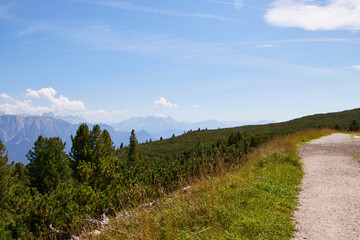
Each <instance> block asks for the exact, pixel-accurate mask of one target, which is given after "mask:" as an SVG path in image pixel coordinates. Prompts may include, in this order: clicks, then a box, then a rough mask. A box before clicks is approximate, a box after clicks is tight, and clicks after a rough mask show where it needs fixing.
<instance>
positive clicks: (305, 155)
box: [294, 133, 360, 240]
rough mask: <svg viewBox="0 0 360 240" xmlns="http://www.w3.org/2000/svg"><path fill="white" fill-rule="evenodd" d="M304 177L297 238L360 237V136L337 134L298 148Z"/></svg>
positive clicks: (297, 223)
mask: <svg viewBox="0 0 360 240" xmlns="http://www.w3.org/2000/svg"><path fill="white" fill-rule="evenodd" d="M299 154H300V156H301V157H302V162H303V164H304V165H303V169H304V172H305V176H304V179H303V182H302V185H301V188H302V191H301V192H300V195H299V209H298V210H297V211H296V212H294V216H295V222H296V228H297V230H298V232H296V233H295V237H294V239H315V240H321V239H336V240H342V239H355V240H360V162H359V161H358V160H356V159H355V157H354V154H360V138H359V137H354V136H351V135H348V134H342V133H335V134H332V135H330V136H326V137H322V138H320V139H316V140H313V141H311V142H309V143H307V144H305V145H304V146H303V147H301V148H300V149H299Z"/></svg>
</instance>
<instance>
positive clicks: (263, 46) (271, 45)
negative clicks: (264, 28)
mask: <svg viewBox="0 0 360 240" xmlns="http://www.w3.org/2000/svg"><path fill="white" fill-rule="evenodd" d="M273 47H275V45H274V44H263V45H259V46H256V48H273Z"/></svg>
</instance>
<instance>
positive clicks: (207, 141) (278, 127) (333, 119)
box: [139, 108, 360, 156]
mask: <svg viewBox="0 0 360 240" xmlns="http://www.w3.org/2000/svg"><path fill="white" fill-rule="evenodd" d="M352 120H357V121H360V108H357V109H353V110H347V111H342V112H334V113H325V114H315V115H311V116H305V117H301V118H297V119H293V120H290V121H287V122H281V123H272V124H265V125H248V126H241V127H235V128H225V129H217V130H201V131H190V132H187V133H185V134H183V135H181V136H178V137H175V138H170V139H165V140H161V141H156V142H149V143H145V144H140V145H139V152H140V154H141V155H146V156H157V155H161V154H179V153H181V152H183V151H186V150H188V149H189V148H192V147H193V146H194V145H196V144H197V142H198V141H199V138H201V140H202V141H203V143H204V145H205V146H209V145H212V144H214V143H215V142H216V141H217V140H218V139H219V138H222V137H228V136H229V135H230V134H231V133H234V132H238V131H242V132H245V133H255V132H275V133H281V132H284V131H288V130H290V131H291V130H294V131H298V130H304V129H310V128H335V126H338V128H339V129H342V130H346V129H348V127H349V126H350V123H351V121H352Z"/></svg>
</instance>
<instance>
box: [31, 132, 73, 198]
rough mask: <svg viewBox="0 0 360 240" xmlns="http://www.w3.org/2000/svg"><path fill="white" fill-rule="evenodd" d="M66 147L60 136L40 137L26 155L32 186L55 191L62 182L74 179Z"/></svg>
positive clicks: (42, 191)
mask: <svg viewBox="0 0 360 240" xmlns="http://www.w3.org/2000/svg"><path fill="white" fill-rule="evenodd" d="M64 149H65V143H63V141H62V140H61V139H60V138H58V137H56V138H44V137H42V136H39V137H38V139H37V140H36V142H35V143H34V147H33V149H32V150H30V151H29V152H28V154H27V155H26V157H27V158H28V159H29V161H30V163H29V166H28V168H29V175H30V186H31V187H35V188H36V189H37V190H38V191H39V192H40V193H42V194H44V193H50V192H52V191H54V190H55V189H56V187H57V186H58V185H59V184H60V183H64V182H71V181H72V178H71V173H72V172H71V168H70V161H69V157H68V155H67V154H66V153H65V151H64Z"/></svg>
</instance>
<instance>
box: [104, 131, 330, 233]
mask: <svg viewBox="0 0 360 240" xmlns="http://www.w3.org/2000/svg"><path fill="white" fill-rule="evenodd" d="M329 133H331V131H329V130H310V131H306V132H298V133H295V134H291V135H287V136H283V137H276V138H274V139H273V140H271V141H270V142H268V143H267V144H264V145H262V146H260V147H259V148H257V149H255V150H254V151H253V152H252V153H250V154H249V155H248V156H247V161H246V163H245V164H243V165H242V166H238V167H237V169H234V170H233V171H231V172H229V173H223V174H222V175H221V176H217V177H214V178H207V179H203V180H202V181H200V182H198V183H196V184H194V185H193V186H192V190H191V193H186V194H184V193H174V194H173V195H172V196H171V197H169V198H164V199H162V200H160V205H159V206H158V207H156V208H153V209H152V210H151V211H148V210H144V209H143V210H138V211H135V212H134V214H132V216H131V217H128V218H121V219H119V220H117V221H114V222H112V224H111V226H110V228H109V229H108V230H107V231H106V232H105V233H104V234H102V238H104V239H106V238H109V239H189V238H191V239H289V238H290V237H291V236H292V234H293V232H294V226H293V224H292V212H293V211H294V210H295V208H296V203H297V194H298V191H299V188H298V186H299V184H300V182H301V179H302V176H303V172H302V170H301V164H300V161H299V157H298V156H297V153H296V150H297V147H298V145H299V144H301V143H303V142H306V141H308V140H311V139H314V138H318V137H321V136H323V135H326V134H329Z"/></svg>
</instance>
